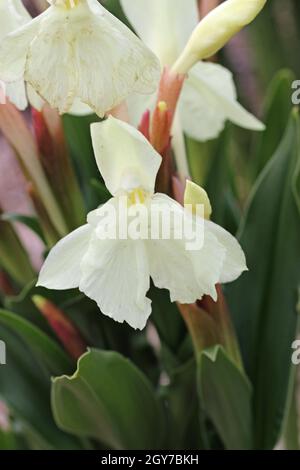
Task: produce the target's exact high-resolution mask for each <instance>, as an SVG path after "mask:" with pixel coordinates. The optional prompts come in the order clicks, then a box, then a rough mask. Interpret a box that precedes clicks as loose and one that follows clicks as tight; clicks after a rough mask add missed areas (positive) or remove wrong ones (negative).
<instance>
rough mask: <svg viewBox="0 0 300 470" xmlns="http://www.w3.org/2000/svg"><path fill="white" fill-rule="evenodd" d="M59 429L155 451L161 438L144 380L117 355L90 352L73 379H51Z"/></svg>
mask: <svg viewBox="0 0 300 470" xmlns="http://www.w3.org/2000/svg"><path fill="white" fill-rule="evenodd" d="M52 408H53V413H54V416H55V420H56V422H57V424H58V426H59V427H60V428H61V429H64V430H65V431H69V432H71V433H73V434H76V435H78V436H85V437H87V436H88V437H91V438H95V439H97V440H99V441H100V442H101V443H103V444H105V445H106V446H109V447H110V448H114V449H156V448H159V446H160V444H161V439H162V431H163V417H162V411H161V408H160V403H159V401H158V400H157V399H156V397H155V394H154V391H153V389H152V387H151V385H150V383H149V382H148V380H147V379H146V377H145V376H144V375H143V374H142V372H141V371H139V370H138V369H137V368H136V367H135V366H134V365H133V364H132V363H131V362H130V361H129V360H127V359H125V358H124V357H123V356H121V355H120V354H118V353H116V352H107V351H100V350H96V349H92V350H90V351H89V352H88V353H86V354H84V355H83V356H82V357H81V358H80V359H79V362H78V369H77V371H76V372H75V374H74V375H73V376H72V377H66V376H63V377H58V378H55V379H54V380H53V387H52Z"/></svg>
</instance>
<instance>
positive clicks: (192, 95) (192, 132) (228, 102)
mask: <svg viewBox="0 0 300 470" xmlns="http://www.w3.org/2000/svg"><path fill="white" fill-rule="evenodd" d="M179 109H180V118H181V122H182V126H183V128H184V131H185V133H186V134H187V135H189V136H190V137H192V138H194V139H196V140H199V141H206V140H209V139H214V138H215V137H217V136H218V135H219V134H220V132H221V131H222V130H223V128H224V125H225V122H226V120H227V119H228V120H230V121H232V122H233V123H235V124H236V125H239V126H241V127H244V128H246V129H251V130H256V131H261V130H263V129H264V125H263V124H262V123H261V122H260V121H259V120H258V119H257V118H256V117H255V116H253V115H252V114H250V113H249V112H248V111H246V110H245V109H244V108H243V107H242V106H241V105H240V104H239V103H238V101H237V94H236V89H235V85H234V82H233V77H232V74H231V72H230V71H229V70H227V69H226V68H224V67H222V66H221V65H218V64H212V63H208V62H207V63H206V62H200V63H198V64H197V65H195V66H194V67H193V68H192V70H191V71H190V73H189V77H188V79H187V80H186V82H185V85H184V87H183V91H182V95H181V98H180V103H179Z"/></svg>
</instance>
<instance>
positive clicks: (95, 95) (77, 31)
mask: <svg viewBox="0 0 300 470" xmlns="http://www.w3.org/2000/svg"><path fill="white" fill-rule="evenodd" d="M96 10H97V11H96ZM72 29H73V36H74V46H75V47H74V51H75V65H76V71H77V94H76V95H77V96H78V97H79V98H80V99H81V101H82V102H83V103H86V104H88V105H89V106H90V107H91V108H92V109H93V110H94V111H95V112H96V113H97V114H98V115H99V116H101V117H102V116H104V114H105V113H106V112H107V111H109V110H110V109H112V108H114V107H116V106H117V105H118V104H120V103H121V102H122V101H123V100H124V99H126V98H127V97H128V95H129V94H130V93H133V92H136V93H145V94H147V93H152V92H154V91H155V89H156V87H157V84H158V81H159V76H160V66H159V62H158V59H157V58H156V56H155V55H154V54H153V53H152V52H151V51H150V50H149V49H148V48H147V47H146V46H145V45H144V44H143V43H142V42H141V41H140V39H139V38H137V36H135V34H133V33H132V32H131V31H130V30H129V29H128V28H127V27H126V26H125V25H124V24H123V23H122V22H120V21H119V20H118V19H117V18H115V17H114V16H113V15H111V14H110V13H109V12H108V11H107V10H105V9H104V8H103V7H101V5H100V4H99V3H98V4H97V8H96V6H95V7H94V9H93V13H91V14H90V15H89V16H87V17H86V18H85V19H84V20H82V22H77V23H75V24H74V25H72ZM99 45H100V46H99Z"/></svg>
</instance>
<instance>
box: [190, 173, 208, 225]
mask: <svg viewBox="0 0 300 470" xmlns="http://www.w3.org/2000/svg"><path fill="white" fill-rule="evenodd" d="M200 204H202V205H203V206H204V218H205V219H207V220H209V219H210V217H211V214H212V208H211V204H210V200H209V197H208V195H207V192H206V191H205V190H204V189H203V188H201V186H198V185H197V184H195V183H193V182H192V181H187V182H186V188H185V193H184V205H185V206H189V207H191V208H192V212H193V214H196V213H197V205H200Z"/></svg>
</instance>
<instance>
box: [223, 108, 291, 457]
mask: <svg viewBox="0 0 300 470" xmlns="http://www.w3.org/2000/svg"><path fill="white" fill-rule="evenodd" d="M299 149H300V141H299V117H298V114H297V113H296V112H294V113H293V115H292V118H291V120H290V123H289V125H288V129H287V131H286V134H285V137H284V139H283V141H282V143H281V145H280V147H279V148H278V150H277V151H276V153H275V155H274V157H273V158H272V159H271V160H270V161H269V163H268V164H267V166H266V167H265V169H264V171H263V172H262V174H261V175H260V177H259V179H258V181H257V183H256V185H255V187H254V189H253V192H252V195H251V198H250V202H249V206H248V210H247V213H246V216H245V219H244V221H243V223H242V226H241V230H240V237H239V238H240V242H241V245H242V247H243V249H244V251H245V253H246V258H247V263H248V267H249V272H248V273H246V274H244V275H243V276H242V277H241V278H240V279H239V280H238V281H236V282H235V283H233V284H231V285H230V286H228V288H227V291H226V292H227V298H228V300H229V305H230V309H231V311H232V313H233V317H234V321H235V325H236V328H237V331H238V335H239V339H240V345H241V349H242V353H243V358H244V361H245V364H246V369H247V373H248V376H249V377H250V379H251V381H252V383H253V385H254V414H255V423H254V424H255V436H256V442H255V446H256V447H257V448H262V449H270V448H273V447H274V446H275V444H276V441H277V439H278V437H279V435H280V430H281V427H282V419H283V415H284V411H285V406H286V400H287V392H288V383H289V376H290V370H291V344H292V341H293V340H294V337H295V334H296V324H297V313H296V304H297V300H298V286H299V284H300V263H299V259H300V243H299V240H300V210H299V207H300V204H299V189H298V188H299V165H300V154H299Z"/></svg>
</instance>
